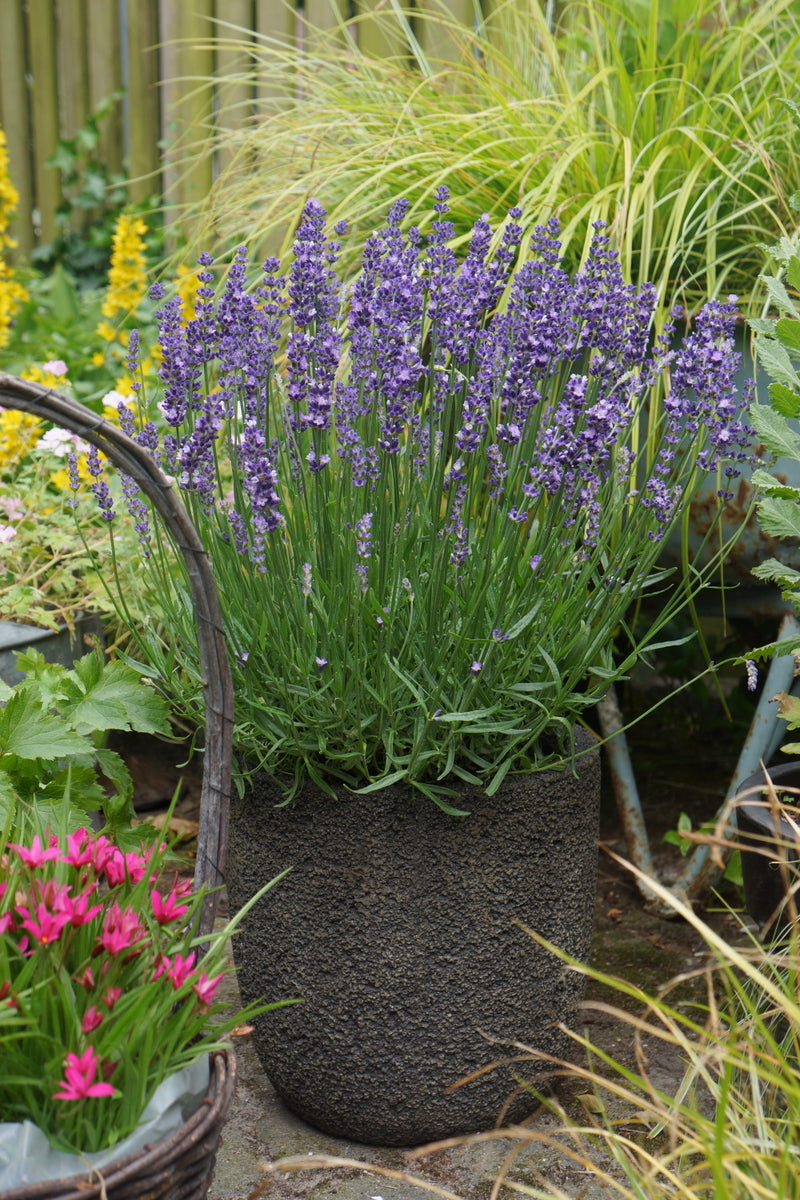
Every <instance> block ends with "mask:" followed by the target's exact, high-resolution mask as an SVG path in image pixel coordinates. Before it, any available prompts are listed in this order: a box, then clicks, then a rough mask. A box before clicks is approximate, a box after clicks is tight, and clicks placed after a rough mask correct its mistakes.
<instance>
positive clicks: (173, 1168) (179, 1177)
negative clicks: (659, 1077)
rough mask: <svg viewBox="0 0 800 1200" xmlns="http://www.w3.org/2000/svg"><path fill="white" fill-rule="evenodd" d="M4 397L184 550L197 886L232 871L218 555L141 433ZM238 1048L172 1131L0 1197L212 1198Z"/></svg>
mask: <svg viewBox="0 0 800 1200" xmlns="http://www.w3.org/2000/svg"><path fill="white" fill-rule="evenodd" d="M0 404H2V407H4V408H13V409H19V410H21V411H22V412H26V413H29V414H30V415H31V416H35V417H39V418H40V419H41V420H44V421H50V422H52V423H53V424H55V425H59V426H61V427H62V428H63V429H67V430H69V432H70V433H75V434H77V435H78V436H79V437H81V438H83V440H84V441H86V442H89V443H91V444H93V445H95V446H97V448H98V449H99V450H101V451H102V452H103V454H105V455H106V456H107V457H108V458H109V459H110V460H111V461H112V462H113V463H114V465H115V466H116V467H118V468H119V469H120V470H121V471H124V472H125V473H126V474H128V475H130V476H131V477H132V478H133V479H135V481H136V482H137V484H138V485H139V487H140V488H141V489H142V491H143V492H144V493H145V495H146V496H147V497H148V499H149V500H150V501H151V502H152V504H153V507H154V508H155V509H156V511H157V512H158V513H159V514H160V516H161V518H162V520H163V521H164V524H165V526H166V527H167V530H168V532H169V534H170V536H171V537H172V540H173V541H174V542H175V544H176V546H177V547H178V549H179V550H180V552H181V554H182V555H183V559H184V562H185V564H186V569H187V572H188V576H189V584H190V588H191V594H192V602H193V604H194V613H195V621H196V624H197V635H198V641H199V646H200V661H201V667H202V671H203V680H204V691H203V694H204V700H205V709H206V723H205V755H204V759H203V787H202V794H201V802H200V830H199V834H198V842H197V863H196V867H195V875H194V886H195V888H196V889H200V888H201V887H208V888H210V889H215V888H218V887H219V886H220V885H221V884H222V882H223V880H224V867H225V856H226V853H227V844H228V813H229V807H230V777H231V756H232V742H233V683H232V679H231V672H230V664H229V662H228V655H227V650H226V647H225V638H224V634H223V630H222V620H221V616H220V610H219V601H218V597H217V590H216V585H215V583H214V576H213V572H212V570H211V564H210V562H209V560H208V557H207V555H206V553H205V551H204V549H203V545H202V543H201V541H200V538H199V537H198V535H197V532H196V530H195V529H194V526H193V525H192V523H191V521H190V520H189V517H188V515H187V513H186V511H185V509H184V508H183V505H182V504H181V503H180V501H179V499H178V497H177V495H176V492H175V488H174V486H173V484H172V481H171V480H170V479H169V478H168V477H167V476H166V475H165V474H164V473H163V472H162V471H161V470H160V468H159V467H158V466H157V465H156V463H155V462H154V461H153V459H152V458H151V457H150V455H149V454H148V453H147V452H146V451H145V450H143V449H142V447H141V446H139V445H138V444H137V443H136V442H135V441H134V440H133V439H132V438H130V437H128V436H127V435H126V434H124V433H123V432H122V431H121V430H120V429H117V428H116V427H115V426H114V425H111V424H110V422H108V421H106V420H104V419H103V418H102V417H99V416H98V415H97V414H96V413H93V412H92V411H91V410H90V409H88V408H86V407H85V406H84V405H82V404H79V403H77V402H76V401H74V400H70V399H69V398H68V397H66V396H62V395H59V394H58V393H55V392H52V391H50V390H48V389H47V388H44V387H42V386H41V384H38V383H32V382H30V381H29V380H25V379H17V378H16V377H15V376H12V375H7V374H5V373H3V372H0ZM215 914H216V892H215V891H213V890H212V891H211V892H210V894H209V896H208V899H207V901H206V903H205V904H204V907H203V911H202V914H201V918H200V923H199V932H201V933H208V932H209V931H210V930H211V928H212V927H213V924H214V917H215ZM234 1077H235V1060H234V1057H233V1053H232V1052H230V1051H228V1052H221V1053H216V1054H214V1055H213V1056H212V1064H211V1081H210V1084H209V1090H208V1094H207V1095H206V1097H205V1098H204V1100H203V1101H202V1103H201V1104H200V1107H199V1108H198V1110H197V1112H195V1113H194V1115H193V1116H192V1117H191V1118H190V1119H189V1120H188V1121H186V1123H185V1124H184V1125H182V1126H181V1128H180V1129H179V1130H178V1131H177V1133H175V1134H173V1136H172V1137H170V1138H166V1139H164V1140H163V1141H161V1142H158V1143H157V1144H156V1145H154V1146H152V1147H149V1148H146V1149H145V1150H143V1151H141V1152H140V1153H138V1154H133V1155H130V1156H128V1157H126V1158H122V1159H119V1160H118V1161H117V1162H114V1163H110V1164H109V1165H108V1166H107V1167H103V1168H102V1171H94V1172H93V1173H92V1174H84V1175H73V1176H71V1177H70V1178H68V1179H55V1180H48V1181H46V1182H42V1183H35V1184H29V1185H27V1186H26V1187H22V1188H15V1189H13V1190H11V1191H5V1192H0V1200H50V1198H52V1200H90V1198H91V1197H94V1196H96V1197H103V1198H104V1200H134V1198H135V1200H203V1198H204V1197H205V1196H206V1193H207V1191H208V1187H209V1184H210V1182H211V1175H212V1172H213V1170H214V1160H215V1156H216V1150H217V1144H218V1142H219V1136H220V1131H221V1129H222V1124H223V1122H224V1120H225V1116H226V1114H227V1111H228V1108H229V1106H230V1102H231V1099H232V1096H233V1086H234Z"/></svg>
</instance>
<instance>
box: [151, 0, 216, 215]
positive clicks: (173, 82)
mask: <svg viewBox="0 0 800 1200" xmlns="http://www.w3.org/2000/svg"><path fill="white" fill-rule="evenodd" d="M212 12H213V8H212V0H191V3H187V2H186V0H181V3H179V4H177V5H176V4H173V3H170V2H169V0H161V7H160V30H159V32H160V38H161V62H162V70H161V78H162V92H161V128H162V136H163V139H164V199H165V202H166V204H167V206H168V207H169V208H171V209H173V213H174V215H175V217H176V218H177V219H178V220H179V213H180V210H181V209H183V208H184V207H185V206H186V205H189V204H192V203H196V202H197V201H199V200H201V199H202V198H203V197H204V196H205V195H207V194H208V191H209V188H210V187H211V180H212V171H211V155H210V153H208V152H207V151H208V143H207V140H205V139H207V138H208V134H209V133H210V130H211V112H212V90H211V82H210V78H211V74H212V70H213V55H212V51H211V43H210V41H209V36H210V34H211V32H212V24H211V16H212ZM204 150H205V151H206V152H205V153H204V152H203V151H204ZM168 215H169V214H168Z"/></svg>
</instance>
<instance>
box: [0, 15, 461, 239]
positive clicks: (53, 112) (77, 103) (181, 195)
mask: <svg viewBox="0 0 800 1200" xmlns="http://www.w3.org/2000/svg"><path fill="white" fill-rule="evenodd" d="M343 3H349V5H350V8H349V10H348V11H347V16H348V18H350V17H358V18H359V19H358V20H355V21H354V23H353V27H352V29H353V36H354V37H355V38H356V39H357V40H358V44H359V46H360V47H361V48H362V49H364V50H366V51H367V52H369V53H374V54H376V55H380V54H381V53H382V52H386V42H385V35H384V33H383V32H382V26H381V24H380V22H379V21H378V20H371V17H370V14H372V13H375V12H376V10H378V9H381V8H385V7H386V6H387V5H388V3H389V0H343ZM293 4H297V7H293ZM446 7H447V8H448V9H449V11H450V12H451V13H452V14H453V15H454V16H455V17H457V18H458V19H459V20H464V21H468V22H471V21H472V19H473V13H474V11H475V10H474V0H446ZM340 13H341V6H340V5H339V6H337V4H336V0H304V2H303V0H289V2H288V3H287V2H285V0H0V126H2V128H3V129H4V131H5V134H6V138H7V141H8V152H9V158H10V164H11V176H12V181H13V183H14V185H15V186H16V188H17V190H18V191H19V196H20V201H19V208H18V219H17V220H16V221H15V222H14V227H13V228H12V230H11V232H12V233H13V234H14V236H15V237H16V238H17V242H18V253H19V254H20V255H23V256H24V255H27V254H28V253H29V252H30V251H31V249H32V248H33V247H34V246H35V245H36V244H37V243H39V242H44V243H47V242H49V241H50V240H51V239H52V237H53V235H54V233H55V231H56V213H57V209H58V206H59V204H60V202H61V200H62V193H61V177H60V174H59V172H58V171H57V170H56V169H55V168H54V167H52V166H47V165H46V164H47V159H48V158H49V157H50V155H51V154H52V153H53V152H54V151H55V150H56V148H57V145H58V142H59V140H60V139H71V138H74V137H75V135H76V133H77V132H78V131H79V130H80V129H81V128H82V127H84V126H85V123H86V121H87V118H88V117H89V116H90V114H92V113H93V112H95V111H96V109H97V107H98V105H99V104H100V103H101V102H102V101H104V100H107V99H108V98H109V97H111V96H113V95H114V94H115V93H117V92H121V93H122V94H121V98H120V100H119V102H118V103H116V104H115V105H113V106H112V109H111V111H110V113H109V115H108V116H107V117H106V118H105V119H104V121H103V122H102V125H101V135H102V136H101V144H100V147H99V150H100V154H99V157H100V160H101V161H102V162H103V163H104V164H105V166H106V167H107V169H108V170H109V171H112V172H114V171H122V170H123V169H124V170H125V171H126V172H127V175H128V177H129V179H130V181H131V182H130V184H129V191H130V196H131V199H132V200H133V201H140V200H142V199H144V198H146V197H147V196H149V195H152V194H157V195H160V196H162V197H163V198H164V199H165V200H166V201H168V202H171V203H176V204H181V203H185V202H190V201H192V200H196V199H198V198H202V196H203V195H205V194H206V192H207V190H208V188H209V187H210V185H211V182H212V176H213V173H214V171H215V167H216V166H218V163H217V164H215V161H214V159H213V157H212V156H210V155H204V154H202V153H195V154H193V155H192V156H191V157H190V159H189V162H188V165H187V159H186V155H185V153H182V152H181V151H180V149H179V144H180V142H181V138H182V136H185V133H186V131H187V130H190V131H191V132H192V134H193V136H194V137H195V140H196V137H197V134H198V131H200V132H201V135H202V136H208V137H209V138H210V137H212V136H213V135H214V134H215V133H220V132H224V131H225V130H226V129H229V128H231V127H232V126H234V125H236V124H238V123H240V122H241V121H243V120H245V119H246V117H247V115H248V112H249V111H250V110H251V107H252V104H253V103H255V102H257V100H258V95H257V93H258V90H259V85H253V86H252V87H250V86H249V85H248V84H247V83H246V82H244V81H243V82H241V83H238V82H235V83H231V82H228V83H225V82H224V80H225V78H226V77H230V76H232V75H234V74H235V73H236V72H237V71H241V70H242V69H243V67H244V66H246V62H247V59H248V57H249V56H248V55H247V54H246V52H245V51H243V50H241V49H239V50H237V49H236V48H235V47H233V46H225V45H217V46H212V45H211V43H210V41H209V39H210V38H212V37H213V35H214V34H218V35H220V36H221V37H224V36H226V35H227V36H228V38H229V39H230V38H232V37H233V33H232V30H231V29H230V27H231V26H234V27H237V28H238V29H239V30H242V31H251V33H252V34H253V35H259V34H262V35H267V36H269V37H271V38H279V39H281V40H282V41H284V42H286V43H287V44H290V45H295V46H300V47H302V46H303V44H304V38H306V37H307V35H308V31H309V30H310V29H326V28H327V29H330V28H333V27H334V26H335V25H336V24H338V23H339V21H340V19H341V18H340V15H339V14H340ZM426 28H428V26H427V25H426V24H425V23H422V25H421V40H422V41H423V43H424V38H425V30H426ZM237 36H238V37H239V39H240V40H246V36H247V35H246V32H244V33H241V34H238V35H237ZM216 78H218V79H219V80H221V81H223V82H220V83H215V82H214V80H215V79H216ZM207 80H211V81H212V82H211V83H205V84H204V83H203V81H207ZM260 86H261V87H264V88H268V86H269V81H264V82H263V84H261V85H260Z"/></svg>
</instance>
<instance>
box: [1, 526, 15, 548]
mask: <svg viewBox="0 0 800 1200" xmlns="http://www.w3.org/2000/svg"><path fill="white" fill-rule="evenodd" d="M16 536H17V529H16V526H15V525H0V545H3V544H4V543H5V542H10V541H11V540H12V539H13V538H15V537H16Z"/></svg>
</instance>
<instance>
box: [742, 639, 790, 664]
mask: <svg viewBox="0 0 800 1200" xmlns="http://www.w3.org/2000/svg"><path fill="white" fill-rule="evenodd" d="M784 654H791V656H792V657H793V658H797V657H798V656H800V645H799V644H798V642H797V638H781V639H780V641H777V642H768V643H767V645H766V646H756V647H755V648H754V649H752V650H748V652H747V657H748V658H752V659H753V660H754V661H755V662H761V660H762V659H767V658H781V657H782V656H783V655H784ZM737 662H738V663H739V665H740V666H741V665H743V664H744V662H745V659H743V658H742V659H737Z"/></svg>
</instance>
